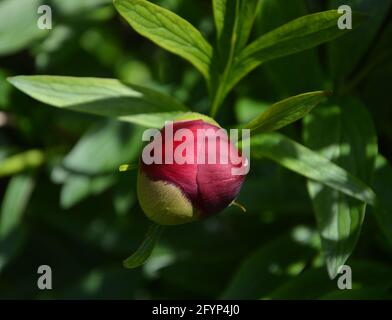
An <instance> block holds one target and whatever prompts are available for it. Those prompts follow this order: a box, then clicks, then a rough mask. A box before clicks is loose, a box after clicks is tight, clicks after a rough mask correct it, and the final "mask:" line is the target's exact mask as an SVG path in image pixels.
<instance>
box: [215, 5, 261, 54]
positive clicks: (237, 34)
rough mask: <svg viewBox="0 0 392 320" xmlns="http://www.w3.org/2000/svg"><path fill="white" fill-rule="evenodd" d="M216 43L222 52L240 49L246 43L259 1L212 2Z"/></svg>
mask: <svg viewBox="0 0 392 320" xmlns="http://www.w3.org/2000/svg"><path fill="white" fill-rule="evenodd" d="M212 3H213V9H214V20H215V27H216V31H217V32H216V33H217V39H218V43H219V45H220V49H221V54H222V53H223V52H222V50H224V49H229V48H230V47H232V46H233V47H234V49H235V50H237V51H238V50H240V49H242V48H243V47H244V46H245V45H246V42H247V41H248V38H249V35H250V32H251V30H252V27H253V23H254V20H255V18H256V14H257V11H258V10H257V9H258V6H259V3H260V0H234V1H232V0H230V1H228V0H213V1H212Z"/></svg>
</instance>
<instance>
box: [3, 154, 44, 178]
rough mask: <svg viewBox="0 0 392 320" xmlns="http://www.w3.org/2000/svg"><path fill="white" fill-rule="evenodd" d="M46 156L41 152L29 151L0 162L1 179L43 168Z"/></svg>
mask: <svg viewBox="0 0 392 320" xmlns="http://www.w3.org/2000/svg"><path fill="white" fill-rule="evenodd" d="M44 161H45V155H44V153H43V152H42V151H41V150H36V149H33V150H28V151H24V152H21V153H17V154H14V155H12V156H9V157H8V158H5V159H2V160H0V177H2V176H9V175H13V174H16V173H19V172H22V171H26V170H30V169H34V168H37V167H39V166H41V165H42V164H43V163H44Z"/></svg>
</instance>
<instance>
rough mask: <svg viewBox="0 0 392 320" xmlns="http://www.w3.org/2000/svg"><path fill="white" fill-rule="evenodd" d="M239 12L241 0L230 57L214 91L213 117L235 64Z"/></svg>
mask: <svg viewBox="0 0 392 320" xmlns="http://www.w3.org/2000/svg"><path fill="white" fill-rule="evenodd" d="M238 13H239V1H237V3H236V17H235V22H234V26H233V34H232V37H231V46H230V52H229V57H228V59H227V63H226V67H225V70H224V71H223V74H222V76H221V77H219V81H218V86H217V89H216V90H214V93H213V99H212V105H211V110H210V116H211V117H212V118H214V117H215V116H216V114H217V112H218V109H219V107H220V106H221V104H222V102H223V100H224V98H225V97H226V94H227V92H225V91H226V90H225V85H226V80H227V78H228V76H229V74H230V71H231V67H232V65H233V60H234V54H235V51H236V43H237V25H238Z"/></svg>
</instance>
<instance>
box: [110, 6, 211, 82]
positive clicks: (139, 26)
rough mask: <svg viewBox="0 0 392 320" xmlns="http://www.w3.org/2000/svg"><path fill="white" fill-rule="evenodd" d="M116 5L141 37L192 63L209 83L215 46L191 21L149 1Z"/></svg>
mask: <svg viewBox="0 0 392 320" xmlns="http://www.w3.org/2000/svg"><path fill="white" fill-rule="evenodd" d="M114 5H115V7H116V9H117V10H118V12H119V13H120V14H121V15H122V16H123V18H124V19H125V20H126V21H127V22H128V23H129V24H130V25H131V26H132V28H134V29H135V30H136V31H137V32H138V33H140V34H141V35H142V36H144V37H146V38H148V39H150V40H151V41H153V42H154V43H156V44H157V45H159V46H161V47H162V48H164V49H166V50H168V51H170V52H172V53H174V54H177V55H179V56H180V57H182V58H184V59H186V60H188V61H189V62H190V63H192V64H193V65H194V66H195V67H196V68H197V69H198V70H199V71H200V72H201V73H202V74H203V76H204V77H205V78H206V79H207V80H208V79H209V73H210V72H209V70H210V65H211V58H212V48H211V45H210V44H209V43H208V42H207V40H205V38H204V37H203V36H202V35H201V33H200V32H199V31H198V30H197V29H196V28H195V27H194V26H192V25H191V24H190V23H189V22H188V21H186V20H185V19H183V18H181V17H179V16H178V15H176V14H175V13H173V12H171V11H169V10H166V9H164V8H162V7H160V6H157V5H155V4H152V3H150V2H148V1H145V0H114Z"/></svg>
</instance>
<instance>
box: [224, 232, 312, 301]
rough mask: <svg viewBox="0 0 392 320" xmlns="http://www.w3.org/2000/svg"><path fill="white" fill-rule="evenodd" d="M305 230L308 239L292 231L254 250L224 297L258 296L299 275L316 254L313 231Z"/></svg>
mask: <svg viewBox="0 0 392 320" xmlns="http://www.w3.org/2000/svg"><path fill="white" fill-rule="evenodd" d="M299 230H301V229H299ZM304 230H305V231H304ZM302 232H305V233H306V236H307V238H306V241H305V242H304V241H302V242H300V241H298V239H297V238H296V236H295V235H296V233H295V232H293V233H292V234H290V235H285V236H281V237H279V238H278V239H276V240H273V241H271V242H270V243H268V244H265V245H263V246H261V247H260V248H259V249H257V250H256V251H255V252H253V253H252V255H251V256H250V257H248V258H247V259H245V260H244V261H243V263H242V264H241V265H240V267H239V269H238V271H237V272H236V273H235V274H234V277H233V278H232V279H231V281H230V283H229V285H228V287H227V288H226V290H225V291H224V292H223V294H222V296H221V298H222V299H257V298H260V297H261V296H264V295H266V294H267V293H268V292H270V291H272V290H273V289H274V288H276V287H278V286H280V285H282V284H283V283H285V282H286V281H287V280H289V279H291V278H292V277H295V276H297V275H298V274H299V273H300V272H301V271H302V270H303V268H304V267H305V264H306V262H307V261H308V260H309V259H310V258H311V257H312V256H313V255H314V254H315V250H314V249H313V248H312V247H311V246H310V243H309V240H311V238H312V233H311V232H310V231H308V230H307V229H302ZM297 233H298V232H297Z"/></svg>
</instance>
